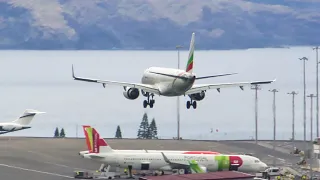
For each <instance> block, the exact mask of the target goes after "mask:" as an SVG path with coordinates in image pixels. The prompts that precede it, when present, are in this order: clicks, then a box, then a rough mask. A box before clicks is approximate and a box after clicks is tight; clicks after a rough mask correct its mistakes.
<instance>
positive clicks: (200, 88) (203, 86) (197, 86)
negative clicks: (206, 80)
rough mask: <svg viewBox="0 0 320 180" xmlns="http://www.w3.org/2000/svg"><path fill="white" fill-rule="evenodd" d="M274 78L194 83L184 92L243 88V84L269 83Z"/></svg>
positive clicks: (193, 92) (192, 92)
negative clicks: (268, 79) (267, 79)
mask: <svg viewBox="0 0 320 180" xmlns="http://www.w3.org/2000/svg"><path fill="white" fill-rule="evenodd" d="M274 81H276V80H271V81H252V82H236V83H220V84H195V85H193V87H192V88H190V89H189V90H188V91H187V92H186V93H185V94H187V95H188V94H195V93H199V92H201V91H206V90H209V89H216V90H217V91H218V92H220V88H229V87H237V86H238V87H240V88H241V89H242V90H243V86H252V85H256V84H270V83H272V82H274Z"/></svg>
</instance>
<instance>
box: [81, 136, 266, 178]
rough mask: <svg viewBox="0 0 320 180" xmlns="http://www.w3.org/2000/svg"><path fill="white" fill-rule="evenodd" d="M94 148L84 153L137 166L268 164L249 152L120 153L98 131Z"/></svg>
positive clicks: (254, 167) (206, 168)
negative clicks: (231, 153)
mask: <svg viewBox="0 0 320 180" xmlns="http://www.w3.org/2000/svg"><path fill="white" fill-rule="evenodd" d="M92 141H93V151H92V152H90V153H88V154H84V155H83V157H84V158H86V159H91V160H94V161H98V162H101V163H106V164H108V165H110V166H113V167H120V168H129V170H130V169H135V170H151V171H152V170H153V171H158V170H161V171H172V170H174V169H186V170H188V171H190V168H192V166H193V167H194V165H197V169H193V170H194V171H196V173H202V172H214V171H223V170H236V171H241V172H259V171H263V170H265V169H266V168H267V167H268V166H267V165H266V164H265V163H263V162H261V161H260V160H259V159H258V158H256V157H253V156H249V155H225V154H180V153H170V152H166V153H164V152H161V151H159V152H153V153H143V152H142V153H120V152H117V151H114V150H113V149H112V148H111V147H110V145H108V144H107V142H106V141H105V140H104V139H102V138H100V136H99V134H98V133H97V132H96V131H95V132H94V135H93V139H92ZM162 173H163V172H162Z"/></svg>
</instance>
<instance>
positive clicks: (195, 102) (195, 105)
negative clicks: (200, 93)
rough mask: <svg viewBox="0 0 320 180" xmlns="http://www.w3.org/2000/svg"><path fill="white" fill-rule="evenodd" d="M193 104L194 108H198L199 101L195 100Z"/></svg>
mask: <svg viewBox="0 0 320 180" xmlns="http://www.w3.org/2000/svg"><path fill="white" fill-rule="evenodd" d="M192 106H193V109H197V101H193V103H192Z"/></svg>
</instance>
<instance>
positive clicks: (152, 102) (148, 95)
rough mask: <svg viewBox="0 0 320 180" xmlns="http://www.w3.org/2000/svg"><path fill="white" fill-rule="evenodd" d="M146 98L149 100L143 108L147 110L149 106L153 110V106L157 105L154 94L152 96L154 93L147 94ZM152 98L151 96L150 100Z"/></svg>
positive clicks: (145, 101)
mask: <svg viewBox="0 0 320 180" xmlns="http://www.w3.org/2000/svg"><path fill="white" fill-rule="evenodd" d="M145 96H146V97H147V100H144V101H143V107H144V108H147V106H148V105H149V106H150V108H153V104H154V103H155V100H154V99H153V96H154V94H152V93H151V94H150V93H148V92H146V95H145ZM150 96H151V99H150Z"/></svg>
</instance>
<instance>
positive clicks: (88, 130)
mask: <svg viewBox="0 0 320 180" xmlns="http://www.w3.org/2000/svg"><path fill="white" fill-rule="evenodd" d="M82 127H83V132H84V134H85V137H86V144H87V148H88V150H87V151H80V152H79V155H80V156H83V155H84V154H88V153H92V152H93V139H94V134H98V135H99V137H100V134H99V133H98V132H97V131H96V129H94V128H92V127H91V126H88V125H84V126H82ZM113 151H114V152H117V153H153V152H164V153H180V154H220V153H219V152H214V151H174V150H145V149H143V150H118V149H114V150H113Z"/></svg>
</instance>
